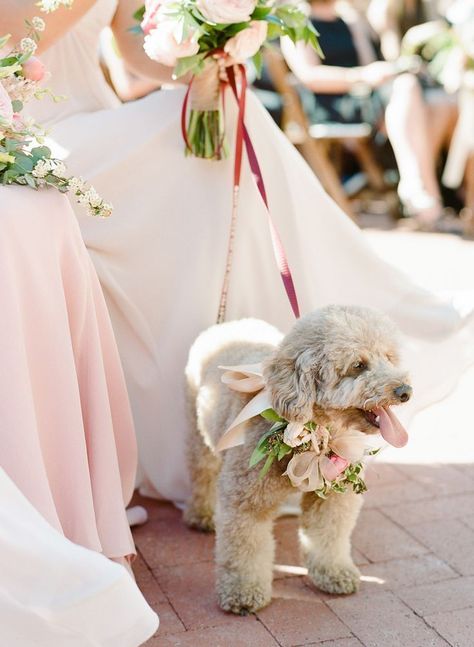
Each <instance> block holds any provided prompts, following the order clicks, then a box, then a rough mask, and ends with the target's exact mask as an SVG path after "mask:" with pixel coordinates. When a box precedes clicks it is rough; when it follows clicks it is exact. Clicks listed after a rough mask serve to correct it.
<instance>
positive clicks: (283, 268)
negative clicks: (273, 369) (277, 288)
mask: <svg viewBox="0 0 474 647" xmlns="http://www.w3.org/2000/svg"><path fill="white" fill-rule="evenodd" d="M238 68H239V71H240V73H241V92H240V95H239V92H238V89H237V83H236V78H235V71H234V67H232V66H231V67H228V68H227V76H228V79H229V85H230V87H231V89H232V92H233V94H234V97H235V100H236V101H237V105H238V108H239V110H238V117H237V133H236V141H235V161H234V188H233V201H232V219H231V227H230V234H229V241H228V249H227V262H226V270H225V275H224V282H223V286H222V291H221V300H220V304H219V313H218V318H217V321H218V323H222V322H223V321H224V319H225V313H226V307H227V295H228V291H229V279H230V271H231V267H232V258H233V252H234V243H235V227H236V221H237V211H238V203H239V193H240V181H241V173H242V156H243V145H244V143H245V149H246V151H247V157H248V160H249V165H250V169H251V171H252V175H253V176H254V178H255V181H256V184H257V188H258V191H259V193H260V196H261V197H262V200H263V203H264V204H265V207H266V210H267V216H268V226H269V229H270V235H271V240H272V247H273V254H274V256H275V261H276V263H277V266H278V270H279V272H280V276H281V279H282V281H283V286H284V288H285V292H286V295H287V297H288V301H289V302H290V305H291V309H292V310H293V314H294V315H295V317H296V318H299V316H300V309H299V305H298V298H297V296H296V290H295V285H294V281H293V277H292V274H291V270H290V267H289V264H288V258H287V256H286V253H285V249H284V247H283V243H282V241H281V238H280V235H279V233H278V230H277V228H276V226H275V223H274V222H273V219H272V217H271V213H270V208H269V205H268V198H267V193H266V190H265V183H264V181H263V175H262V171H261V169H260V165H259V163H258V159H257V155H256V153H255V149H254V147H253V144H252V141H251V139H250V136H249V133H248V131H247V128H246V126H245V100H246V92H247V76H246V73H245V67H244V66H243V65H241V64H240V65H238ZM191 84H192V80H191V83H190V84H189V87H188V90H187V92H186V96H185V98H184V102H183V110H182V113H181V130H182V133H183V139H184V141H185V144H186V147H187V148H188V149H189V148H190V146H189V141H188V138H187V134H186V113H187V106H188V100H189V94H190V91H191Z"/></svg>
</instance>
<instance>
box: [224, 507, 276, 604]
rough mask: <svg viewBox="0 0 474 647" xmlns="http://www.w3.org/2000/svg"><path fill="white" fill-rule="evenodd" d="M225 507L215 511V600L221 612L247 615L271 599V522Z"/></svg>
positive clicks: (249, 513) (247, 512) (272, 552)
mask: <svg viewBox="0 0 474 647" xmlns="http://www.w3.org/2000/svg"><path fill="white" fill-rule="evenodd" d="M225 506H228V502H225V501H222V500H221V499H220V498H218V503H217V510H216V517H215V521H216V562H217V582H216V586H217V596H218V600H219V605H220V607H221V608H222V609H223V610H224V611H232V613H237V614H240V615H246V614H248V613H253V612H255V611H258V610H259V609H261V608H262V607H264V606H265V605H267V604H268V603H269V602H270V600H271V597H272V576H273V561H274V553H275V546H274V539H273V519H272V518H269V517H265V518H263V519H262V518H259V517H258V516H257V515H256V514H254V512H253V511H251V510H242V509H239V508H238V507H237V506H236V507H225Z"/></svg>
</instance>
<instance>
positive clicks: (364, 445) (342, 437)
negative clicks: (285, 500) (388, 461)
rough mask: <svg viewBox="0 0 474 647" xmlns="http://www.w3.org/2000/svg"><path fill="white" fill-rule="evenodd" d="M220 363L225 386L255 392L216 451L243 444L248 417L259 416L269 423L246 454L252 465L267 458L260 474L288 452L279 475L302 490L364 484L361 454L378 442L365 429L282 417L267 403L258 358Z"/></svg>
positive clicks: (323, 492) (322, 492)
mask: <svg viewBox="0 0 474 647" xmlns="http://www.w3.org/2000/svg"><path fill="white" fill-rule="evenodd" d="M219 368H220V369H221V370H223V371H225V372H224V373H223V375H222V378H221V379H222V382H223V384H225V385H226V386H227V387H228V388H229V389H232V390H234V391H237V392H239V393H247V394H256V395H255V396H254V397H253V398H252V399H251V400H250V401H249V402H248V403H247V404H246V405H245V406H244V408H243V409H242V411H241V412H240V413H239V415H238V416H237V417H236V418H235V420H234V421H233V422H232V423H231V425H230V426H229V428H228V429H227V431H226V432H225V433H224V435H223V436H222V437H221V439H220V440H219V442H218V443H217V450H218V451H223V450H224V449H229V448H230V447H236V446H237V445H241V444H243V443H244V440H245V424H246V422H247V421H248V420H250V419H251V418H253V417H254V416H261V417H262V418H264V419H265V420H267V421H268V422H270V423H272V425H271V427H270V429H268V431H266V432H265V433H264V434H263V435H262V437H261V438H260V440H259V441H258V443H257V445H256V447H255V449H254V450H253V452H252V455H251V457H250V460H249V467H250V468H253V467H255V466H256V465H258V464H259V463H260V462H261V461H263V460H265V462H264V464H263V467H262V469H261V470H260V478H263V477H264V476H265V475H266V474H267V472H268V471H269V469H270V467H271V466H272V464H273V463H274V461H275V460H277V461H282V460H283V459H288V458H289V460H288V463H287V465H286V470H285V472H284V473H283V476H287V477H288V478H289V480H290V482H291V484H292V485H293V487H295V488H297V489H298V490H300V491H301V492H314V493H315V494H316V495H317V496H319V497H321V498H323V499H324V498H326V497H327V495H328V494H329V493H330V492H337V493H340V494H342V493H344V492H346V491H347V489H348V488H352V490H353V491H354V492H355V493H356V494H361V493H362V492H365V491H366V490H367V487H366V485H365V483H364V480H363V478H362V472H363V469H364V464H363V460H364V458H366V457H367V456H374V455H375V454H377V453H378V452H379V451H380V448H377V449H374V448H373V447H371V446H370V445H369V442H370V440H369V438H368V437H367V435H366V434H364V433H362V432H361V431H358V430H356V429H346V430H343V431H340V430H332V429H330V428H329V427H326V426H323V425H320V424H318V423H317V422H316V421H313V420H312V421H308V422H305V423H300V422H289V421H288V420H285V418H282V417H281V416H279V415H278V414H277V413H276V411H275V410H274V409H272V408H271V395H270V392H269V390H268V389H267V387H266V385H265V380H264V377H263V368H262V365H261V364H254V365H243V366H220V367H219Z"/></svg>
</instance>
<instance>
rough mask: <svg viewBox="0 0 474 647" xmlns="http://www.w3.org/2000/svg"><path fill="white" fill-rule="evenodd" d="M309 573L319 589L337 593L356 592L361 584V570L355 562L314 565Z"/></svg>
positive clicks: (347, 593)
mask: <svg viewBox="0 0 474 647" xmlns="http://www.w3.org/2000/svg"><path fill="white" fill-rule="evenodd" d="M308 574H309V577H310V578H311V579H312V581H313V582H314V584H315V585H316V586H317V587H318V589H321V591H326V593H333V594H336V595H341V594H342V595H349V594H351V593H355V592H356V591H357V590H358V588H359V584H360V571H359V570H358V569H357V568H356V566H354V565H353V564H344V565H342V566H338V565H325V566H314V567H312V568H310V569H309V573H308Z"/></svg>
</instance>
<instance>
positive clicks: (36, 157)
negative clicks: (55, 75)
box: [0, 0, 112, 217]
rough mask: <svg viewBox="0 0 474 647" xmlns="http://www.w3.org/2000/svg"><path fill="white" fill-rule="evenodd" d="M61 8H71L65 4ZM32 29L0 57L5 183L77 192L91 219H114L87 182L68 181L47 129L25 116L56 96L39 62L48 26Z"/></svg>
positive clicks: (1, 177)
mask: <svg viewBox="0 0 474 647" xmlns="http://www.w3.org/2000/svg"><path fill="white" fill-rule="evenodd" d="M56 1H57V0H56ZM43 2H46V0H43ZM59 4H66V3H65V2H64V0H63V2H62V3H58V6H59ZM48 7H49V8H48V9H47V10H48V11H52V10H53V8H52V4H51V2H49V3H48ZM42 8H43V7H42ZM43 10H46V9H44V8H43ZM26 25H27V28H28V31H27V35H26V36H25V38H23V39H22V40H21V41H20V43H19V45H18V46H15V47H13V48H11V49H10V51H9V52H8V53H7V54H0V183H1V184H3V185H7V184H20V185H25V186H30V187H31V188H33V189H38V188H41V187H44V186H52V187H55V188H56V189H58V190H59V191H60V192H61V193H66V192H67V191H71V192H72V194H73V195H74V196H75V197H76V199H77V201H78V202H79V203H81V204H84V205H85V206H86V208H87V210H88V212H89V214H90V215H94V216H102V217H106V216H109V215H110V214H111V212H112V207H111V205H110V204H108V203H106V202H104V201H103V200H102V198H101V197H100V196H99V195H98V194H97V192H96V191H95V190H94V189H93V188H92V187H90V186H88V185H87V184H86V183H85V182H84V181H83V180H82V179H80V178H76V177H70V176H68V173H67V169H66V166H65V165H64V163H63V162H62V161H60V160H56V159H53V158H52V157H51V151H50V149H49V148H48V147H47V146H44V145H43V136H44V133H43V131H42V129H41V127H40V126H39V125H38V124H37V123H35V122H34V120H33V119H28V118H24V117H23V115H22V114H21V113H22V110H23V108H24V105H25V103H27V102H28V101H30V100H31V99H33V98H41V97H42V96H43V95H45V94H50V93H49V91H48V90H47V89H44V88H43V87H42V86H41V82H42V81H43V80H44V78H45V73H46V72H45V68H44V66H43V64H42V63H41V61H40V60H39V59H38V58H37V57H35V56H34V54H35V51H36V49H37V43H38V41H39V38H40V34H41V32H42V31H44V29H45V22H44V20H43V19H42V18H39V17H35V18H33V19H32V20H31V22H30V21H27V23H26ZM9 40H10V36H8V35H6V36H3V37H0V52H1V51H2V50H6V49H7V47H8V44H9ZM53 98H54V97H53Z"/></svg>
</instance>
